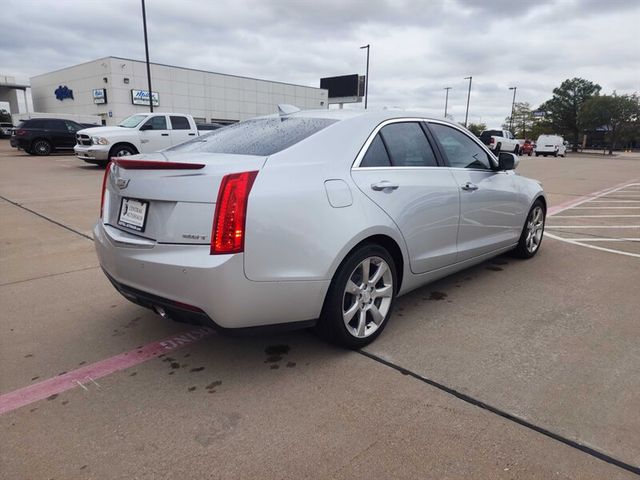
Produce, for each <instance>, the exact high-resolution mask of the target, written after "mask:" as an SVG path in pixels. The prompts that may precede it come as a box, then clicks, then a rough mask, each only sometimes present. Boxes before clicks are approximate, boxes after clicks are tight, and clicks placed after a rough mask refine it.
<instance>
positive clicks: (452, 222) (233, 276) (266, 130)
mask: <svg viewBox="0 0 640 480" xmlns="http://www.w3.org/2000/svg"><path fill="white" fill-rule="evenodd" d="M517 161H518V160H517V157H516V156H515V155H513V154H510V153H504V152H503V153H500V155H499V157H495V156H494V155H493V153H491V152H490V151H489V150H488V149H487V148H486V147H485V146H484V145H483V144H482V143H481V142H479V141H478V139H477V138H475V137H474V136H473V135H472V134H470V133H469V132H468V131H467V130H465V129H464V128H462V127H460V126H459V125H457V124H454V123H450V122H448V121H446V120H442V119H433V118H429V117H428V116H425V115H423V114H419V113H412V114H409V113H407V112H393V111H381V112H377V113H376V112H370V111H369V112H363V111H344V110H320V111H299V110H297V109H295V108H294V107H290V106H288V108H281V110H280V114H277V115H273V116H267V117H261V118H256V119H252V120H247V121H243V122H240V123H238V124H235V125H231V126H227V127H224V128H221V129H219V130H215V131H213V132H211V133H210V134H208V135H205V136H202V137H197V138H194V139H193V140H191V141H189V142H187V143H184V144H182V145H178V146H176V147H173V148H170V149H168V150H164V151H161V152H158V153H153V154H145V155H137V156H130V157H126V158H121V159H116V160H114V161H113V162H111V163H110V164H109V166H108V167H107V170H106V172H105V176H104V181H103V187H102V202H101V207H100V219H99V221H98V222H97V224H96V226H95V230H94V237H95V245H96V249H97V253H98V257H99V259H100V264H101V266H102V268H103V270H104V272H105V274H106V275H107V277H108V278H109V280H110V281H111V282H112V283H113V285H114V286H115V288H116V289H118V291H120V292H121V293H122V294H123V295H124V296H125V297H126V298H127V299H129V300H131V301H133V302H135V303H138V304H140V305H143V306H145V307H148V308H151V309H153V310H154V311H155V312H157V313H158V314H159V315H161V316H163V317H167V318H172V319H175V320H178V321H186V322H192V323H197V324H205V325H211V326H213V327H216V328H217V329H219V330H222V331H225V330H226V331H256V330H260V329H262V328H264V327H269V328H271V329H272V328H275V329H290V328H304V327H310V326H314V327H315V328H316V329H317V331H318V332H319V333H320V334H322V335H323V336H324V337H326V338H327V339H329V340H331V341H333V342H335V343H338V344H341V345H343V346H346V347H348V348H359V347H362V346H364V345H366V344H367V343H369V342H371V341H373V340H374V339H375V338H376V337H377V336H378V335H380V333H381V332H382V330H383V329H384V327H385V326H386V324H387V323H388V322H389V319H390V317H391V313H392V310H393V305H394V301H395V299H396V298H397V297H398V296H400V295H403V294H405V293H407V292H409V291H411V290H413V289H415V288H417V287H420V286H421V285H424V284H426V283H428V282H431V281H434V280H436V279H438V278H441V277H444V276H446V275H449V274H451V273H453V272H456V271H459V270H462V269H465V268H468V267H470V266H471V265H474V264H477V263H480V262H483V261H485V260H487V259H488V258H491V257H493V256H496V255H499V254H501V253H504V252H508V251H512V252H513V254H515V255H516V256H518V257H521V258H530V257H533V256H534V255H535V254H536V253H537V252H538V250H539V248H540V245H541V241H542V236H543V232H544V224H545V214H546V209H547V201H546V199H545V196H544V192H543V191H542V188H541V186H540V184H539V183H538V182H536V181H533V180H530V179H527V178H525V177H522V176H520V175H518V174H516V173H515V170H514V169H515V167H516V166H517Z"/></svg>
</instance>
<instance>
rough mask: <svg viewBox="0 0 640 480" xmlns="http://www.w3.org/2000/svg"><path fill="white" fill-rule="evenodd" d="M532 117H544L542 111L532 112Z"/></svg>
mask: <svg viewBox="0 0 640 480" xmlns="http://www.w3.org/2000/svg"><path fill="white" fill-rule="evenodd" d="M533 116H534V118H543V117H544V111H543V110H536V111H535V112H533Z"/></svg>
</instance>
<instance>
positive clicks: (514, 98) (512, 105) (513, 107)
mask: <svg viewBox="0 0 640 480" xmlns="http://www.w3.org/2000/svg"><path fill="white" fill-rule="evenodd" d="M509 90H513V101H512V102H511V117H509V131H510V132H511V133H513V110H514V109H515V106H516V90H518V87H509Z"/></svg>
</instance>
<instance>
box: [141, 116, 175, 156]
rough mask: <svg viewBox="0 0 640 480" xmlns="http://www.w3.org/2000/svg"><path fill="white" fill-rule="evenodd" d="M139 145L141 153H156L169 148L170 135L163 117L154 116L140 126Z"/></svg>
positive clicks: (165, 119) (165, 118)
mask: <svg viewBox="0 0 640 480" xmlns="http://www.w3.org/2000/svg"><path fill="white" fill-rule="evenodd" d="M140 144H141V146H142V151H143V152H157V151H158V150H162V149H163V148H168V147H170V146H171V134H170V132H169V128H168V126H167V117H166V116H165V115H154V116H153V117H151V118H149V119H148V120H147V121H146V122H144V123H143V124H142V126H141V127H140Z"/></svg>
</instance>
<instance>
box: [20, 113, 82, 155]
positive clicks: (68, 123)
mask: <svg viewBox="0 0 640 480" xmlns="http://www.w3.org/2000/svg"><path fill="white" fill-rule="evenodd" d="M83 128H84V127H83V126H82V125H80V124H79V123H77V122H74V121H73V120H64V119H59V118H29V119H27V120H22V121H20V123H18V126H17V127H16V128H14V129H13V131H12V133H11V146H12V147H15V148H17V149H19V150H24V151H25V152H27V153H29V154H31V155H49V154H51V153H53V152H60V151H69V150H73V146H74V145H75V143H76V132H77V131H79V130H82V129H83Z"/></svg>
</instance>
